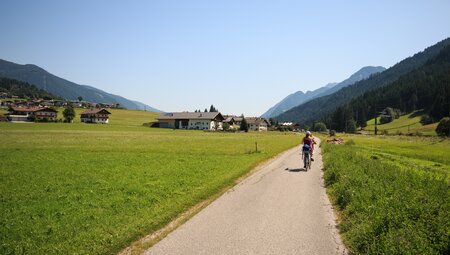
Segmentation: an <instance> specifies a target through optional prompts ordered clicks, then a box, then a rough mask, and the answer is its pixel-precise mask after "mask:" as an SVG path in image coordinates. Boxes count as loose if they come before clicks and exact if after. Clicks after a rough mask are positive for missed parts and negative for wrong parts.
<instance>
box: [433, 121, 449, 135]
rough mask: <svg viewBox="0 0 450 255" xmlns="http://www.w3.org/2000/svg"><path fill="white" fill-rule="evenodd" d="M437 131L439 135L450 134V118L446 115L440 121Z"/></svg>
mask: <svg viewBox="0 0 450 255" xmlns="http://www.w3.org/2000/svg"><path fill="white" fill-rule="evenodd" d="M436 133H437V134H438V135H439V136H450V118H448V117H445V118H442V119H441V121H439V124H438V126H437V127H436Z"/></svg>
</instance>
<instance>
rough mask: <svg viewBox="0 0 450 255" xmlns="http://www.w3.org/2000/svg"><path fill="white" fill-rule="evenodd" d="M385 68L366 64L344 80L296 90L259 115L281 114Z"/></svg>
mask: <svg viewBox="0 0 450 255" xmlns="http://www.w3.org/2000/svg"><path fill="white" fill-rule="evenodd" d="M384 70H386V68H384V67H382V66H366V67H363V68H361V69H360V70H358V71H357V72H356V73H354V74H352V75H351V76H350V77H349V78H347V79H346V80H344V81H342V82H340V83H328V84H327V85H325V86H323V87H321V88H318V89H316V90H313V91H307V92H306V93H304V92H302V91H297V92H295V93H293V94H290V95H289V96H287V97H285V98H284V99H283V100H281V101H280V102H279V103H277V104H276V105H274V106H273V107H271V108H270V109H269V110H267V112H265V113H264V114H262V115H261V117H263V118H271V117H275V116H278V115H280V114H282V113H283V112H285V111H288V110H290V109H292V108H294V107H296V106H298V105H301V104H303V103H306V102H308V101H310V100H312V99H314V98H317V97H321V96H326V95H329V94H332V93H334V92H336V91H338V90H340V89H341V88H344V87H346V86H349V85H351V84H353V83H355V82H357V81H360V80H363V79H367V78H368V77H370V75H372V74H375V73H379V72H382V71H384Z"/></svg>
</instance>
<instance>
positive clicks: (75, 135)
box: [0, 110, 300, 254]
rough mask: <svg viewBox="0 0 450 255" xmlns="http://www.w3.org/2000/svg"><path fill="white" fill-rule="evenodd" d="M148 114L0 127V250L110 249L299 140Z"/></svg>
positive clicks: (120, 113)
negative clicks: (167, 124) (159, 124)
mask: <svg viewBox="0 0 450 255" xmlns="http://www.w3.org/2000/svg"><path fill="white" fill-rule="evenodd" d="M77 111H79V110H77ZM154 117H155V114H154V113H148V112H142V111H125V110H112V115H111V119H110V124H107V125H95V124H84V123H73V124H67V123H29V124H20V123H0V137H1V143H0V162H1V164H0V180H1V181H0V214H1V215H2V216H1V218H0V254H30V253H31V254H74V253H76V254H113V253H116V252H117V251H119V250H121V249H122V248H124V247H126V246H128V245H129V244H131V243H132V242H133V241H135V240H137V239H139V237H141V236H144V235H146V234H149V233H151V232H153V231H155V230H157V229H159V228H161V227H162V226H164V225H165V224H167V223H168V222H170V221H171V220H172V219H174V218H175V217H177V216H178V215H179V214H180V213H182V212H184V211H185V210H187V209H188V208H190V207H192V206H193V205H195V204H197V203H198V202H200V201H202V200H204V199H207V198H209V197H211V196H214V194H218V193H220V192H222V191H223V189H224V188H226V187H229V186H231V185H233V183H234V182H235V181H236V180H237V179H238V178H239V177H240V176H242V175H244V174H246V173H248V172H249V170H251V169H252V168H253V167H254V166H256V165H257V164H258V163H259V162H261V161H263V160H265V159H267V158H270V157H272V156H275V155H276V154H278V153H280V152H282V151H284V150H286V149H288V148H290V147H293V146H295V145H296V144H298V143H299V141H300V138H299V137H298V136H296V135H293V134H285V133H279V132H270V133H268V132H261V133H257V132H250V133H214V132H202V131H185V130H168V129H154V128H148V127H144V126H142V123H143V122H149V121H152V120H153V119H154ZM255 142H258V148H259V150H260V152H259V153H254V147H255Z"/></svg>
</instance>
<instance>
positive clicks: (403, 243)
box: [323, 136, 450, 254]
mask: <svg viewBox="0 0 450 255" xmlns="http://www.w3.org/2000/svg"><path fill="white" fill-rule="evenodd" d="M345 139H346V140H347V141H348V140H349V139H351V140H352V141H353V142H350V143H349V145H331V144H325V143H323V152H324V161H325V162H324V164H325V175H324V178H325V184H326V186H327V191H328V193H329V195H330V197H331V199H332V201H333V203H334V204H335V205H336V206H337V208H338V210H339V211H340V213H339V215H340V221H341V223H340V225H339V228H340V230H341V233H342V236H343V239H344V242H345V243H346V244H347V246H348V247H349V248H350V250H351V251H352V252H353V253H355V254H449V253H450V250H449V249H450V220H449V219H450V185H449V173H450V162H449V160H450V155H449V154H450V143H449V141H448V140H447V141H439V140H437V139H425V140H424V138H416V139H417V140H414V139H415V138H404V139H401V138H398V139H397V138H396V139H394V140H384V139H380V138H376V137H363V136H347V137H345ZM350 144H353V145H350ZM433 144H434V145H433Z"/></svg>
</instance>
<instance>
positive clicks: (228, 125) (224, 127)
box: [222, 122, 230, 131]
mask: <svg viewBox="0 0 450 255" xmlns="http://www.w3.org/2000/svg"><path fill="white" fill-rule="evenodd" d="M222 128H223V130H224V131H227V130H229V129H230V124H228V123H226V122H224V123H223V124H222Z"/></svg>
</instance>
